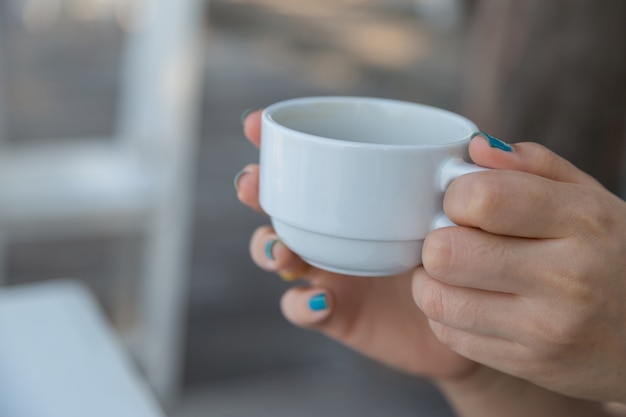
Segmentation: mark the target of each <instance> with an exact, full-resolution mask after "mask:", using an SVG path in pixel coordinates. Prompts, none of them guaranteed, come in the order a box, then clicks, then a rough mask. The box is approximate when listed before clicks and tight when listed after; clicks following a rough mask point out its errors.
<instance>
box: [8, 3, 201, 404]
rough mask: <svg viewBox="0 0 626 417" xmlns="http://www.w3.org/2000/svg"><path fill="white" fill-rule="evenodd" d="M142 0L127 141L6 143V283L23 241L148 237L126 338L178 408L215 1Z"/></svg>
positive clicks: (127, 90) (121, 136)
mask: <svg viewBox="0 0 626 417" xmlns="http://www.w3.org/2000/svg"><path fill="white" fill-rule="evenodd" d="M135 3H136V5H137V6H136V7H137V9H136V14H135V16H136V18H137V21H136V24H135V29H134V30H132V31H130V32H129V34H128V39H127V41H126V46H125V50H124V59H123V69H122V76H121V86H120V88H119V95H120V101H119V105H118V109H119V110H118V119H117V120H118V123H117V129H116V135H115V137H114V138H107V139H106V140H98V139H94V140H91V139H85V140H81V141H77V140H75V139H74V140H72V141H71V142H68V143H64V142H63V141H57V140H55V141H53V143H52V144H50V145H46V147H43V145H31V146H28V147H27V146H19V144H18V145H16V146H7V145H6V144H5V145H4V146H3V147H2V150H1V152H0V236H1V239H2V241H0V283H1V282H2V278H3V277H4V276H5V275H4V273H3V269H4V264H3V262H2V260H3V258H4V250H3V249H4V248H3V244H4V243H6V242H8V241H9V240H11V239H22V240H24V239H31V240H33V239H37V240H41V239H55V238H62V237H80V236H88V235H110V236H126V235H132V236H136V235H138V234H140V235H141V236H143V237H144V239H143V242H145V245H144V247H143V249H142V254H141V264H142V274H141V276H140V277H138V278H139V289H140V291H139V296H140V297H139V298H140V299H139V300H137V309H136V310H137V319H136V320H135V322H136V325H135V326H133V328H132V331H129V332H127V333H126V334H124V337H125V341H126V342H127V343H128V344H129V346H130V348H131V351H132V353H133V355H134V357H135V358H136V359H137V361H138V362H139V364H140V366H141V368H142V369H143V371H144V372H145V375H146V377H147V379H148V381H149V382H150V384H151V386H152V387H153V389H154V390H155V391H156V393H157V394H158V396H159V397H160V399H161V400H162V401H163V402H164V403H166V404H167V403H169V402H170V401H172V400H173V399H175V397H176V395H177V389H178V386H179V379H180V373H181V363H182V358H181V355H182V344H183V341H184V335H183V325H184V311H185V303H184V301H185V295H186V289H187V287H186V280H187V274H186V267H187V261H188V259H187V256H188V253H189V251H188V247H189V241H190V218H191V216H190V215H191V213H190V212H191V203H192V189H193V185H192V184H193V181H192V179H193V176H194V157H195V146H196V141H197V136H198V135H197V134H198V132H197V127H198V125H199V118H198V115H199V97H200V94H199V93H200V91H201V87H200V79H201V74H202V72H201V63H202V62H203V57H202V48H201V44H202V43H201V41H202V39H203V36H202V34H201V27H202V20H203V19H202V18H203V13H202V8H203V7H204V2H203V1H202V0H136V2H135ZM1 52H2V51H0V60H1V59H2V54H1ZM1 66H2V62H1V61H0V67H1ZM1 72H2V71H1V68H0V76H1V75H2V74H1ZM1 82H2V80H1V79H0V83H1ZM1 89H2V85H1V84H0V91H1ZM2 97H3V95H2V93H1V92H0V100H2ZM3 105H4V106H7V107H9V106H11V103H6V102H5V103H3ZM0 107H1V106H0ZM1 113H2V112H0V114H1ZM0 117H1V116H0ZM0 123H2V120H1V119H0ZM2 127H3V126H2V125H1V124H0V131H1V130H2ZM0 136H1V135H0ZM120 255H121V256H124V255H125V254H124V248H121V249H120ZM135 278H137V277H135ZM126 279H134V278H132V277H126ZM114 307H115V306H114Z"/></svg>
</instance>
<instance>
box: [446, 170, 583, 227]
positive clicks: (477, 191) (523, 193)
mask: <svg viewBox="0 0 626 417" xmlns="http://www.w3.org/2000/svg"><path fill="white" fill-rule="evenodd" d="M580 189H581V186H580V185H576V184H565V183H560V182H556V181H553V180H550V179H547V178H543V177H540V176H537V175H533V174H528V173H525V172H518V171H504V170H502V171H501V170H493V171H485V172H477V173H473V174H470V175H463V176H461V177H459V178H457V179H456V180H454V181H453V182H452V183H451V184H450V186H449V187H448V189H447V190H446V193H445V196H444V204H443V206H444V211H445V213H446V215H447V216H448V217H449V218H450V219H451V220H452V221H453V222H454V223H456V224H458V225H461V226H469V227H477V228H480V229H482V230H485V231H487V232H490V233H495V234H499V235H509V236H517V237H526V238H560V237H566V236H569V235H571V234H574V233H576V229H577V228H578V227H579V226H578V225H579V224H580V220H581V219H580V217H581V215H582V214H583V213H582V212H581V211H580V208H581V198H580V195H581V192H580Z"/></svg>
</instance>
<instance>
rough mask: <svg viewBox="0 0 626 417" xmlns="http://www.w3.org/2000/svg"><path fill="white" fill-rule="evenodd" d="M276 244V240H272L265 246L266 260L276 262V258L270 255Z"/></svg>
mask: <svg viewBox="0 0 626 417" xmlns="http://www.w3.org/2000/svg"><path fill="white" fill-rule="evenodd" d="M277 242H278V239H272V240H270V241H269V242H267V243H266V244H265V256H267V259H270V260H272V261H274V260H276V258H274V254H273V253H272V251H273V250H274V245H275V244H276V243H277Z"/></svg>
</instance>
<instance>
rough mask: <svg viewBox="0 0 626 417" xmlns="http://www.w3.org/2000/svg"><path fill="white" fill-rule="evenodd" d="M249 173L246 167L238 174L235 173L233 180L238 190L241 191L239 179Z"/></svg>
mask: <svg viewBox="0 0 626 417" xmlns="http://www.w3.org/2000/svg"><path fill="white" fill-rule="evenodd" d="M247 173H248V171H246V170H245V169H242V170H241V171H239V172H238V173H237V175H235V179H234V180H233V181H234V183H235V190H237V192H239V180H240V179H241V177H243V176H244V175H245V174H247Z"/></svg>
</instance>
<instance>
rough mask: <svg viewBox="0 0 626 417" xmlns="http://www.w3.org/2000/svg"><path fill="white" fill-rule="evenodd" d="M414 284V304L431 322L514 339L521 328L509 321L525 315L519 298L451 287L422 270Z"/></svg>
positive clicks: (416, 274)
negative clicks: (520, 306)
mask: <svg viewBox="0 0 626 417" xmlns="http://www.w3.org/2000/svg"><path fill="white" fill-rule="evenodd" d="M412 284H413V285H412V293H413V299H414V301H415V303H416V304H417V306H418V307H419V308H420V310H421V311H422V312H423V313H424V314H425V315H426V317H428V318H429V319H430V320H431V321H436V322H438V323H441V324H444V325H446V326H449V327H452V328H454V329H459V330H464V331H467V332H470V333H474V334H480V335H484V336H489V337H497V338H502V339H506V340H515V337H516V336H517V329H518V327H519V326H515V328H513V326H511V325H510V320H511V318H512V317H521V314H522V311H520V310H521V309H520V308H519V304H520V303H519V302H518V300H519V298H518V297H517V296H515V295H512V294H505V293H497V292H489V291H481V290H475V289H471V288H464V287H457V286H453V285H448V284H445V283H443V282H441V281H438V280H436V279H433V278H431V277H429V276H428V274H426V273H425V272H423V271H417V272H416V273H415V274H414V277H413V283H412Z"/></svg>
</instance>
